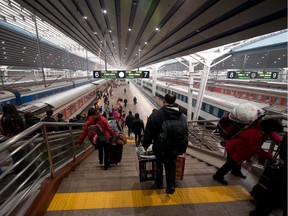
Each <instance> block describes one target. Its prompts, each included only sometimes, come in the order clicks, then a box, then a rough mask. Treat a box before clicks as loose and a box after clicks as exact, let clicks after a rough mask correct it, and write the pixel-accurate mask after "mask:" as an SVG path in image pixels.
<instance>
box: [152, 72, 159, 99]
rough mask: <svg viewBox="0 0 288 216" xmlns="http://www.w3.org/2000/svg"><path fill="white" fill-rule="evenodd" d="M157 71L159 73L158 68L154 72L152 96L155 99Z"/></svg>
mask: <svg viewBox="0 0 288 216" xmlns="http://www.w3.org/2000/svg"><path fill="white" fill-rule="evenodd" d="M157 71H158V68H155V70H154V72H153V80H152V95H153V96H154V97H155V96H156V82H157Z"/></svg>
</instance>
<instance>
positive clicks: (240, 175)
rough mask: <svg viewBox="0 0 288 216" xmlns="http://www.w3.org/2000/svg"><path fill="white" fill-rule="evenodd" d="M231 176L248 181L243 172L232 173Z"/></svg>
mask: <svg viewBox="0 0 288 216" xmlns="http://www.w3.org/2000/svg"><path fill="white" fill-rule="evenodd" d="M231 174H232V175H234V176H238V177H240V178H243V179H246V176H245V175H244V174H243V173H242V172H241V171H240V172H235V171H231Z"/></svg>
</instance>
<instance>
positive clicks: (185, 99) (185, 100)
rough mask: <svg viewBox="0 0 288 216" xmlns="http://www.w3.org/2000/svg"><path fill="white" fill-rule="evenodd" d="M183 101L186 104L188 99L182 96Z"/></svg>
mask: <svg viewBox="0 0 288 216" xmlns="http://www.w3.org/2000/svg"><path fill="white" fill-rule="evenodd" d="M183 101H184V102H185V103H188V97H187V96H184V95H183Z"/></svg>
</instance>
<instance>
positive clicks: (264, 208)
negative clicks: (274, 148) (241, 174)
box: [249, 133, 287, 216]
mask: <svg viewBox="0 0 288 216" xmlns="http://www.w3.org/2000/svg"><path fill="white" fill-rule="evenodd" d="M279 156H280V160H281V162H280V163H279V168H278V169H275V168H274V169H273V170H274V171H273V174H271V176H269V177H270V179H269V180H270V181H269V184H268V185H266V186H267V188H266V192H265V193H264V194H262V196H261V197H260V199H259V200H257V204H256V207H255V209H254V210H253V211H251V212H250V214H249V215H250V216H269V215H270V213H271V212H272V211H273V210H274V209H276V208H281V209H282V210H283V214H282V216H286V215H287V133H286V134H285V136H284V137H283V140H282V142H281V144H280V146H279ZM266 181H267V180H266Z"/></svg>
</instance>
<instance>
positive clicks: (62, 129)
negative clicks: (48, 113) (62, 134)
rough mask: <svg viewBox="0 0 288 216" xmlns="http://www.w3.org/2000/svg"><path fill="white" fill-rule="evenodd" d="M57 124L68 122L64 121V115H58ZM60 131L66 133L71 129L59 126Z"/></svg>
mask: <svg viewBox="0 0 288 216" xmlns="http://www.w3.org/2000/svg"><path fill="white" fill-rule="evenodd" d="M57 122H66V121H65V120H64V119H63V114H62V113H58V115H57ZM59 130H61V131H65V130H69V128H68V127H67V126H59Z"/></svg>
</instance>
